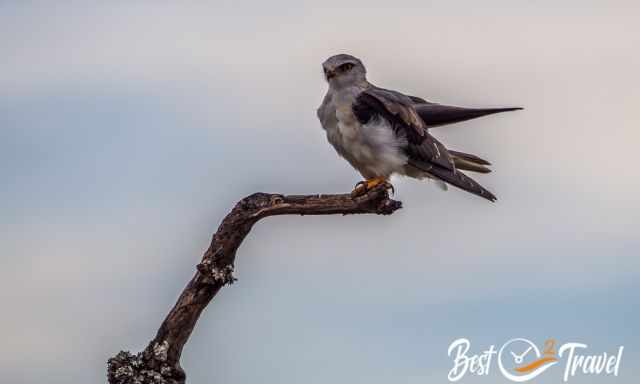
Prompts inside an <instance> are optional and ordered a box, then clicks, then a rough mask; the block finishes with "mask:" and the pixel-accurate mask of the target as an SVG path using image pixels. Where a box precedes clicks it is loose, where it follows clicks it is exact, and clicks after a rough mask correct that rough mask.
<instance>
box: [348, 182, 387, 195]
mask: <svg viewBox="0 0 640 384" xmlns="http://www.w3.org/2000/svg"><path fill="white" fill-rule="evenodd" d="M379 185H382V186H384V188H385V189H386V190H391V194H394V193H395V192H396V191H395V189H394V188H393V185H391V183H389V182H388V181H387V180H385V179H371V180H365V181H359V182H358V183H357V184H356V186H355V187H354V188H353V191H352V192H351V196H352V197H358V196H362V195H364V194H366V193H367V192H369V191H371V190H373V189H375V188H377V187H378V186H379Z"/></svg>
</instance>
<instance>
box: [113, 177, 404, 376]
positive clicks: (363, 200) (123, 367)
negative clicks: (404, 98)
mask: <svg viewBox="0 0 640 384" xmlns="http://www.w3.org/2000/svg"><path fill="white" fill-rule="evenodd" d="M400 207H401V203H400V202H399V201H395V200H391V199H389V195H388V193H387V190H386V189H385V187H384V186H380V187H377V188H375V189H373V190H371V191H369V192H368V193H367V194H365V195H364V196H360V197H355V198H353V197H351V195H349V194H344V195H304V196H295V195H289V196H284V195H278V194H267V193H255V194H253V195H251V196H248V197H246V198H244V199H242V200H241V201H240V202H238V204H236V206H235V207H234V208H233V210H232V211H231V212H230V213H229V214H228V215H227V216H226V217H225V218H224V220H223V221H222V223H221V224H220V227H219V228H218V231H217V232H216V233H215V234H214V235H213V239H212V240H211V245H210V246H209V249H207V251H206V252H205V253H204V256H203V258H202V261H201V262H200V264H198V266H197V272H196V273H195V275H194V277H193V278H192V279H191V281H190V282H189V283H188V284H187V286H186V287H185V288H184V290H183V291H182V294H181V295H180V297H179V298H178V301H177V302H176V304H175V306H174V307H173V308H172V309H171V311H170V312H169V314H168V315H167V317H166V318H165V319H164V321H163V322H162V325H161V326H160V329H158V333H157V334H156V336H155V338H154V339H153V340H152V341H151V342H150V343H149V345H148V346H147V348H145V350H144V351H142V352H140V353H138V354H137V355H132V354H131V353H129V352H125V351H121V352H120V353H118V354H117V355H116V356H115V357H112V358H111V359H109V362H108V368H107V376H108V379H109V383H111V384H116V383H117V384H133V383H154V384H161V383H162V384H182V383H184V382H185V379H186V375H185V373H184V371H183V369H182V368H181V367H180V355H181V353H182V348H183V347H184V345H185V343H186V342H187V340H188V339H189V336H190V335H191V332H192V331H193V328H194V326H195V324H196V321H197V320H198V318H199V317H200V314H201V313H202V311H203V310H204V308H205V307H206V306H207V304H208V303H209V302H210V301H211V299H212V298H213V297H214V296H215V295H216V293H218V291H219V290H220V288H222V287H223V286H225V285H227V284H231V283H233V281H234V280H235V279H234V278H233V265H234V260H235V256H236V251H237V249H238V247H239V246H240V244H241V243H242V241H243V240H244V238H245V236H247V234H248V233H249V231H251V227H252V226H253V224H255V223H256V222H257V221H258V220H260V219H262V218H265V217H268V216H276V215H331V214H343V215H347V214H358V213H374V214H381V215H389V214H391V213H393V212H394V211H396V210H397V209H399V208H400Z"/></svg>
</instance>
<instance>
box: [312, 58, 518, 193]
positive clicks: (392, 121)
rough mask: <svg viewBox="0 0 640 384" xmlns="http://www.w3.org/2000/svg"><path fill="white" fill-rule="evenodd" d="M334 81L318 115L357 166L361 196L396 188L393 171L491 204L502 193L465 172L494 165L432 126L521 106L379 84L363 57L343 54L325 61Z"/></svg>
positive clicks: (342, 152)
mask: <svg viewBox="0 0 640 384" xmlns="http://www.w3.org/2000/svg"><path fill="white" fill-rule="evenodd" d="M322 68H323V72H324V77H325V79H326V81H327V83H328V85H329V88H328V90H327V93H326V95H325V96H324V98H323V100H322V104H321V105H320V107H319V108H318V110H317V116H318V119H319V120H320V124H321V125H322V128H323V129H324V130H325V132H326V136H327V140H328V141H329V143H330V144H331V145H332V146H333V147H334V148H335V150H336V152H337V153H338V155H340V156H341V157H343V158H344V159H345V160H347V162H349V164H351V166H352V167H353V168H355V169H356V170H357V171H358V172H359V173H360V174H361V176H362V177H363V178H364V180H363V181H360V182H358V184H356V186H355V187H354V189H353V192H352V193H351V194H352V196H354V197H358V196H361V195H364V194H366V193H367V192H368V191H370V190H372V189H374V188H376V187H377V186H379V185H381V184H382V185H383V186H384V187H385V188H387V189H390V190H391V191H394V189H393V185H391V183H390V182H389V179H390V177H391V176H392V175H396V174H397V175H403V176H408V177H411V178H415V179H432V180H435V181H437V182H438V183H439V185H440V186H441V187H442V188H443V189H446V186H447V184H450V185H453V186H455V187H458V188H460V189H462V190H464V191H467V192H470V193H472V194H474V195H477V196H480V197H483V198H485V199H487V200H489V201H491V202H494V201H495V200H496V196H495V195H494V194H493V193H491V192H490V191H489V190H487V189H486V188H484V187H483V186H481V185H480V184H479V183H477V182H476V181H475V180H473V179H472V178H471V177H469V176H467V175H466V174H465V173H463V172H462V171H471V172H478V173H488V172H490V171H491V170H490V169H489V168H488V166H489V165H491V163H489V162H488V161H487V160H484V159H482V158H481V157H478V156H476V155H472V154H469V153H465V152H460V151H454V150H450V149H447V148H446V147H445V146H444V145H443V144H442V143H440V142H439V141H438V140H437V139H436V138H435V137H433V136H432V135H431V134H430V132H429V129H430V128H433V127H438V126H442V125H445V124H452V123H457V122H461V121H465V120H469V119H474V118H477V117H481V116H485V115H490V114H494V113H499V112H508V111H516V110H520V109H522V108H521V107H506V108H481V109H479V108H464V107H456V106H448V105H443V104H438V103H433V102H429V101H427V100H425V99H423V98H420V97H416V96H410V95H405V94H403V93H400V92H397V91H393V90H389V89H384V88H380V87H377V86H375V85H373V84H371V83H370V82H369V81H367V76H366V75H367V70H366V68H365V66H364V64H363V63H362V61H361V60H360V59H358V58H357V57H355V56H352V55H350V54H344V53H343V54H337V55H334V56H331V57H329V58H328V59H327V60H326V61H324V62H323V63H322Z"/></svg>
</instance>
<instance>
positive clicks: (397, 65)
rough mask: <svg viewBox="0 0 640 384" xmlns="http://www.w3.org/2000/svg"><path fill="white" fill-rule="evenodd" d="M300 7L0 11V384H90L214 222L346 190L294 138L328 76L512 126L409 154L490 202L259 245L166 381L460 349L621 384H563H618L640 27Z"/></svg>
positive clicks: (417, 208)
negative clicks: (531, 349)
mask: <svg viewBox="0 0 640 384" xmlns="http://www.w3.org/2000/svg"><path fill="white" fill-rule="evenodd" d="M310 4H311V3H306V4H305V3H301V2H277V1H276V2H269V4H266V3H265V4H262V3H258V2H216V3H209V4H203V3H198V4H195V3H194V4H190V5H177V3H170V2H165V3H163V4H162V5H160V4H158V3H157V2H147V3H144V2H138V3H136V5H131V4H127V3H124V2H119V3H117V4H116V2H113V3H110V4H109V5H105V4H104V3H102V4H97V3H96V4H89V3H81V2H69V3H64V4H62V3H59V4H57V5H56V6H52V5H51V4H50V3H45V2H41V3H38V2H30V3H28V4H27V3H24V4H18V3H17V2H13V3H12V2H3V3H1V4H0V50H1V51H2V52H3V56H4V57H3V60H2V61H1V62H0V175H1V177H2V180H4V183H3V185H4V187H3V188H1V189H0V197H1V198H0V212H2V215H1V216H0V228H1V229H2V230H1V231H0V255H1V258H0V292H2V293H0V300H2V302H3V303H4V308H5V311H3V316H0V340H2V341H4V342H5V345H6V348H4V352H0V371H1V372H2V373H3V377H4V378H5V379H6V380H7V381H10V382H12V383H40V382H47V383H70V382H71V383H81V382H82V383H85V382H99V381H101V380H102V381H104V374H105V362H106V360H107V359H108V357H110V356H111V355H113V354H114V353H115V352H117V351H118V350H120V349H131V350H133V351H138V350H140V349H141V348H143V347H144V346H145V345H146V343H147V342H148V340H149V339H150V338H151V337H153V335H154V334H155V331H156V329H157V326H158V325H159V323H160V321H161V320H162V318H163V316H164V315H165V314H166V312H167V311H168V310H169V308H170V307H171V306H172V305H173V303H174V301H175V299H176V297H177V295H178V293H179V292H180V290H181V289H182V287H183V286H184V284H185V283H186V282H187V281H188V279H189V278H190V277H191V275H192V274H193V271H194V268H195V265H196V264H197V262H198V260H199V259H200V257H201V255H202V252H203V251H204V249H205V248H206V247H207V245H208V242H209V240H210V236H211V233H212V232H213V231H214V230H215V228H216V226H217V225H218V223H219V221H220V220H221V218H222V217H223V215H224V214H225V213H226V212H227V211H228V210H229V209H230V208H231V207H232V205H233V204H234V203H235V202H236V201H237V200H238V199H239V198H241V197H243V196H245V195H247V194H250V193H253V192H255V191H264V192H281V193H335V192H346V191H348V190H350V188H351V187H352V186H353V185H354V184H355V183H356V182H357V181H358V175H357V174H356V173H355V172H354V171H353V170H352V169H351V168H350V167H349V166H348V164H347V163H346V162H344V161H343V160H341V159H339V158H338V157H337V155H336V154H335V152H334V151H333V149H331V148H330V146H329V145H328V144H327V143H326V139H325V138H324V136H323V132H322V130H321V129H320V126H319V123H318V122H317V120H316V117H315V109H316V107H317V105H318V104H319V103H320V101H321V98H322V96H323V94H324V92H325V90H326V84H325V83H324V81H323V79H322V72H321V67H320V63H321V62H322V61H323V60H324V59H325V58H326V57H328V56H330V55H331V54H334V53H339V52H350V53H352V54H355V55H356V56H358V57H360V58H361V59H362V60H363V61H364V62H365V64H366V65H367V67H368V69H369V74H370V80H372V81H373V82H375V83H376V84H378V85H381V86H385V87H389V88H395V89H399V90H402V91H405V92H407V93H411V94H415V95H419V96H423V97H425V98H427V99H430V100H434V101H438V102H444V103H449V104H457V105H468V106H501V105H522V106H525V107H526V110H525V111H523V112H519V113H513V114H507V115H501V116H493V117H488V118H484V119H480V120H476V121H472V122H467V123H463V124H459V125H458V126H455V127H450V128H440V129H438V130H434V134H435V135H436V136H437V137H438V138H440V139H442V141H443V142H444V143H445V144H447V145H449V146H450V147H452V148H455V149H459V150H465V151H469V152H472V153H476V154H478V155H480V156H482V157H486V158H488V159H489V160H491V161H492V162H493V164H494V167H493V168H494V172H493V173H492V174H489V175H486V176H479V177H478V179H479V180H480V181H481V182H482V183H483V184H484V185H486V186H487V187H488V188H489V189H491V190H492V191H494V192H495V193H496V195H497V196H498V198H499V200H498V202H497V203H496V204H489V203H487V202H485V201H484V200H481V199H479V198H475V197H473V196H471V195H468V194H464V193H462V192H460V191H458V190H453V189H452V190H450V191H449V192H446V193H445V192H442V191H440V190H439V189H438V188H436V187H435V186H433V185H430V184H428V183H421V182H417V181H413V180H406V179H398V180H396V181H395V182H394V184H395V185H396V190H397V192H398V194H397V196H398V198H399V199H401V200H402V201H403V202H404V206H405V209H403V210H401V211H399V212H398V213H397V214H395V215H393V216H391V217H386V218H382V217H317V218H314V217H305V218H299V217H278V218H270V219H268V220H267V221H265V222H264V223H260V224H259V225H258V226H257V227H256V228H255V229H254V231H253V232H252V233H251V235H250V236H249V238H248V239H247V240H246V242H245V243H244V244H243V246H242V248H241V249H240V251H239V252H238V262H237V275H238V276H237V277H238V278H239V281H238V283H237V284H235V285H233V286H232V287H228V288H225V289H224V290H223V291H222V292H221V293H220V295H219V296H218V297H217V298H216V299H215V301H214V302H213V303H212V304H211V305H210V306H209V307H208V309H207V311H206V312H205V314H204V316H203V317H202V318H201V320H200V322H199V324H198V326H197V328H196V331H195V333H194V335H193V337H192V339H191V340H190V342H189V343H188V344H187V346H186V348H185V352H184V355H183V365H184V367H185V369H186V370H187V373H188V377H189V378H190V382H193V383H200V382H215V381H220V382H221V381H225V382H229V383H255V382H258V381H259V382H265V383H301V382H304V383H327V382H337V383H343V382H344V383H347V382H349V383H350V382H368V383H371V384H373V383H390V382H401V383H404V382H407V383H412V384H413V383H427V382H429V383H431V382H435V383H444V382H446V376H447V372H448V370H449V369H450V364H451V362H450V361H449V359H448V358H447V356H446V351H447V347H448V345H449V343H451V342H452V341H453V340H454V339H456V338H458V337H467V338H469V339H471V340H472V342H473V343H474V346H475V345H477V347H478V349H480V348H482V349H484V348H486V347H488V345H489V344H496V345H500V344H501V343H504V342H505V341H507V340H509V339H511V338H513V337H526V338H531V339H532V340H536V341H538V342H539V343H541V342H542V340H544V339H545V338H548V337H555V338H557V339H558V340H559V341H561V342H563V341H581V342H585V343H587V344H590V345H593V349H594V352H600V351H614V350H615V349H616V348H617V346H618V345H621V344H622V345H625V355H624V358H623V361H622V366H621V376H620V377H618V378H615V379H613V380H612V379H607V378H604V377H599V378H586V377H582V378H575V380H574V381H573V382H575V383H601V382H602V383H609V382H610V383H632V382H635V381H634V379H635V377H637V374H638V369H637V368H636V364H637V362H638V358H639V357H640V353H639V352H638V348H639V345H640V338H639V337H638V332H637V324H638V323H639V320H640V312H639V311H638V309H637V305H636V304H637V297H638V295H637V292H638V289H639V288H640V283H639V280H638V279H639V277H640V262H639V261H638V250H639V248H640V236H639V234H638V224H639V222H640V200H639V199H638V196H640V179H639V178H638V177H637V175H638V172H637V170H636V169H635V168H634V164H635V162H636V156H637V155H636V153H637V148H638V144H640V129H639V126H640V118H638V115H637V106H636V104H637V103H638V101H640V75H638V73H637V68H638V67H639V66H640V53H639V52H638V50H637V47H638V46H639V45H640V26H639V25H638V23H637V16H638V14H640V6H638V4H637V3H636V2H631V1H629V2H622V1H620V2H604V1H602V2H585V1H582V2H577V1H576V2H573V1H571V2H569V1H567V2H562V3H561V4H559V3H558V2H551V1H542V2H535V3H530V2H514V1H510V2H507V1H485V2H482V4H480V3H477V2H444V1H442V2H432V1H419V2H418V1H415V2H408V3H406V4H405V3H402V4H399V3H388V2H387V3H386V4H385V3H384V2H375V1H367V2H360V1H351V2H348V3H347V4H344V3H340V2H336V1H323V2H321V3H318V4H316V5H313V6H312V5H310ZM560 377H561V372H560V370H557V371H552V370H550V371H548V372H546V373H544V374H543V376H541V378H542V379H541V380H539V381H538V382H544V383H556V382H559V381H560ZM462 382H463V383H484V382H494V383H500V382H504V383H506V382H507V381H506V380H505V379H503V378H502V377H500V376H498V375H493V376H491V377H490V378H489V380H487V379H485V380H482V378H476V377H467V378H465V379H464V380H463V381H462Z"/></svg>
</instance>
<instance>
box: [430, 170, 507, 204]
mask: <svg viewBox="0 0 640 384" xmlns="http://www.w3.org/2000/svg"><path fill="white" fill-rule="evenodd" d="M428 172H429V174H431V175H433V176H434V177H437V178H438V179H440V180H443V181H445V182H447V183H449V184H451V185H453V186H456V187H458V188H460V189H462V190H464V191H467V192H470V193H473V194H474V195H477V196H480V197H484V198H485V199H487V200H489V201H492V202H493V201H496V200H497V198H496V197H495V196H494V195H493V193H491V192H489V191H488V190H487V189H486V188H484V187H483V186H482V185H480V184H478V183H477V182H476V181H475V180H473V179H472V178H470V177H469V176H467V175H465V174H464V173H462V172H460V171H451V170H449V169H446V168H442V167H438V166H434V167H432V168H431V169H429V171H428Z"/></svg>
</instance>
